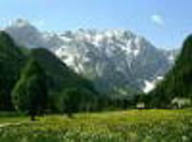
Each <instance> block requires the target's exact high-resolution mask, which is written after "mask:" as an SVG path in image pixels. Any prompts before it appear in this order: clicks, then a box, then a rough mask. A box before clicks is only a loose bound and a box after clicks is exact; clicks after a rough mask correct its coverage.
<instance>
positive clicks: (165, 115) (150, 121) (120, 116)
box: [0, 109, 192, 142]
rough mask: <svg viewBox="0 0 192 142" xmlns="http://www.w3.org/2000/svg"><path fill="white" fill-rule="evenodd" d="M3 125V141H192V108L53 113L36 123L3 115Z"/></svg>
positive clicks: (0, 120) (0, 138)
mask: <svg viewBox="0 0 192 142" xmlns="http://www.w3.org/2000/svg"><path fill="white" fill-rule="evenodd" d="M14 118H15V120H16V121H13V119H14ZM6 121H7V122H6ZM7 123H9V125H4V124H7ZM0 126H1V127H0V142H191V141H192V110H191V109H186V110H128V111H116V112H102V113H87V114H86V113H82V114H77V115H75V116H74V118H72V119H69V118H68V117H66V116H63V115H50V116H45V117H38V121H36V122H30V121H29V120H28V118H24V117H21V118H19V117H16V116H14V117H10V118H8V117H6V119H5V118H3V117H2V116H1V117H0Z"/></svg>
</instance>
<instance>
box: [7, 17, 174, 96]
mask: <svg viewBox="0 0 192 142" xmlns="http://www.w3.org/2000/svg"><path fill="white" fill-rule="evenodd" d="M16 23H17V24H13V25H14V26H12V25H10V26H8V27H7V28H5V31H7V32H8V33H9V34H10V35H11V36H12V37H13V38H14V39H15V41H17V42H18V44H19V45H22V46H26V47H30V48H34V47H44V48H47V49H49V50H51V51H52V52H53V53H55V54H56V55H57V56H58V57H59V58H60V59H61V60H62V61H63V62H64V63H66V64H67V65H68V66H69V67H70V68H71V69H73V70H74V71H75V72H77V73H79V74H81V75H83V76H84V77H86V78H88V79H91V80H93V81H94V82H95V86H96V87H97V88H98V89H99V90H101V91H102V92H115V94H120V93H119V92H122V90H127V89H128V90H129V89H130V88H131V90H132V89H133V90H134V91H136V92H141V91H143V90H144V88H145V85H146V84H145V82H146V81H150V82H151V81H153V80H156V79H157V78H158V77H161V76H164V74H166V72H167V71H168V70H169V69H170V68H171V67H172V65H173V64H174V61H173V60H174V57H175V56H173V54H172V52H171V51H168V52H167V51H162V49H158V48H156V47H155V46H154V45H152V44H151V43H150V42H149V41H148V40H146V39H145V38H144V37H142V36H138V35H136V34H134V33H132V32H130V31H127V30H119V29H118V30H113V29H112V30H103V31H98V30H95V29H93V30H90V29H89V30H84V29H79V30H76V31H66V32H63V33H62V34H58V33H42V32H40V31H39V30H38V29H37V28H35V27H34V26H32V25H31V24H30V23H28V22H23V23H24V24H21V23H22V20H21V19H20V20H18V21H16ZM18 23H20V24H18ZM15 25H19V26H15ZM34 29H35V30H34ZM123 92H125V93H123V94H124V95H125V94H127V93H126V91H123ZM121 94H122V93H121Z"/></svg>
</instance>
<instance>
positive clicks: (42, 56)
mask: <svg viewBox="0 0 192 142" xmlns="http://www.w3.org/2000/svg"><path fill="white" fill-rule="evenodd" d="M31 58H33V59H34V60H36V61H37V63H38V64H39V65H40V66H41V67H42V68H43V69H44V71H45V72H46V74H47V77H48V88H49V95H50V96H49V98H50V101H58V98H61V97H62V95H63V94H62V92H63V90H65V89H70V88H76V89H79V90H87V91H89V92H91V93H92V94H93V95H95V94H98V93H97V91H96V89H95V88H94V85H93V83H92V82H91V81H89V80H87V79H84V78H83V77H81V76H80V75H78V74H76V73H75V72H74V71H73V70H71V69H70V68H68V67H67V66H66V65H65V64H64V63H63V62H62V61H61V60H60V59H59V58H58V57H56V56H55V55H54V54H53V53H52V52H50V51H48V50H47V49H45V48H33V49H30V50H29V49H25V48H21V47H19V46H17V45H16V44H15V42H14V40H13V39H12V38H11V37H10V36H9V35H8V34H7V33H6V32H4V31H2V32H0V74H1V76H0V109H2V110H10V109H13V106H12V102H11V92H12V89H13V87H14V86H15V84H16V82H17V81H18V79H19V78H20V74H21V71H22V69H23V67H24V66H25V64H26V63H27V62H28V60H29V59H31ZM93 97H95V96H93ZM58 104H59V103H58V102H52V103H51V107H54V109H59V108H56V107H57V106H56V105H58ZM57 111H58V110H57Z"/></svg>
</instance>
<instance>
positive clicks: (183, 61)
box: [149, 35, 192, 107]
mask: <svg viewBox="0 0 192 142" xmlns="http://www.w3.org/2000/svg"><path fill="white" fill-rule="evenodd" d="M191 63H192V35H190V36H189V37H187V39H186V40H185V41H184V44H183V48H182V50H181V53H180V54H179V55H178V58H177V59H176V62H175V65H174V67H173V68H172V69H171V70H170V71H169V72H168V73H167V75H166V76H165V79H164V80H163V81H161V82H160V83H159V84H158V85H157V87H156V88H155V89H154V90H153V91H152V92H151V93H150V94H149V96H150V97H151V99H150V100H151V102H150V105H152V106H156V107H169V106H170V104H171V102H172V101H173V100H174V99H175V100H176V98H180V99H181V101H183V100H182V98H188V99H190V100H192V64H191ZM188 102H189V101H188ZM182 103H184V102H182Z"/></svg>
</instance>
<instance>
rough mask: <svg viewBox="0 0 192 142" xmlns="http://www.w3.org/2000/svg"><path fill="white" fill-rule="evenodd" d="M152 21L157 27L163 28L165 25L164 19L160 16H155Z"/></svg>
mask: <svg viewBox="0 0 192 142" xmlns="http://www.w3.org/2000/svg"><path fill="white" fill-rule="evenodd" d="M151 21H152V22H153V23H155V24H157V25H160V26H163V25H165V21H164V18H163V17H162V16H161V15H159V14H154V15H152V16H151Z"/></svg>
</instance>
